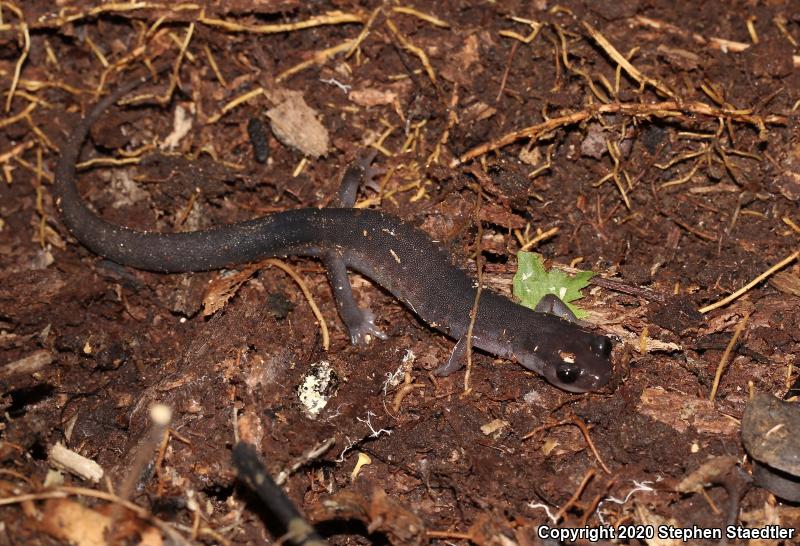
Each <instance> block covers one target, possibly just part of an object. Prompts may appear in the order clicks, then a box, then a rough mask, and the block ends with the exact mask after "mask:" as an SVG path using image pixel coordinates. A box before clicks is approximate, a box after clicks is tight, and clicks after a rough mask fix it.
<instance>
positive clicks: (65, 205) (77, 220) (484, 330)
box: [55, 78, 611, 392]
mask: <svg viewBox="0 0 800 546" xmlns="http://www.w3.org/2000/svg"><path fill="white" fill-rule="evenodd" d="M143 81H144V79H143V78H141V79H139V80H136V81H132V82H129V83H128V84H126V85H124V86H122V87H121V88H120V89H118V90H117V91H115V92H114V93H112V94H111V95H109V96H107V97H105V98H104V99H102V100H101V101H100V102H99V103H98V104H97V105H96V106H94V107H93V108H92V109H91V110H90V112H89V113H88V114H87V115H86V117H85V118H84V119H83V120H82V121H81V122H80V123H78V125H77V126H76V127H75V129H74V131H73V133H72V135H71V136H70V137H69V138H68V140H67V142H66V144H65V145H64V146H63V148H62V150H61V157H60V158H59V161H58V164H57V166H56V172H55V192H56V195H57V203H58V206H59V208H60V211H61V216H62V219H63V222H64V224H65V225H66V226H67V228H68V229H69V230H70V232H72V234H73V235H74V236H75V237H76V238H77V239H78V240H79V241H80V242H81V243H83V244H84V245H85V246H86V247H88V248H89V249H91V250H92V251H93V252H95V253H97V254H99V255H101V256H103V257H105V258H108V259H109V260H112V261H114V262H117V263H119V264H123V265H127V266H131V267H136V268H139V269H146V270H150V271H159V272H165V273H174V272H187V271H203V270H210V269H219V268H223V267H229V266H233V265H236V264H241V263H246V262H252V261H257V260H261V259H263V258H265V257H269V256H287V255H296V256H312V257H317V258H320V259H322V260H323V261H324V263H325V265H326V267H327V268H328V271H329V275H330V277H331V282H332V284H333V287H334V295H335V297H336V300H337V304H338V306H339V311H340V314H341V315H342V318H343V320H344V322H345V324H346V326H347V327H348V330H349V331H350V335H351V338H352V340H353V341H354V342H358V341H361V340H363V339H364V338H365V336H366V335H367V334H372V335H374V336H376V337H385V336H383V334H382V333H381V332H380V331H379V330H378V329H377V328H376V327H375V326H374V324H373V323H372V315H371V313H369V311H367V310H362V309H358V308H357V307H356V306H355V300H354V299H353V295H352V292H351V289H350V285H349V281H348V279H347V273H346V268H350V269H353V270H356V271H358V272H360V273H363V274H364V275H366V276H367V277H370V278H371V279H373V280H374V281H375V282H377V283H378V284H380V285H381V286H383V287H384V288H386V289H387V290H388V291H389V292H390V293H391V294H392V295H394V296H395V297H396V298H397V299H399V300H400V301H402V302H403V303H404V304H406V305H407V306H408V307H409V308H410V309H411V310H412V311H413V312H414V313H415V314H416V315H417V316H419V318H421V319H422V320H423V321H425V322H426V323H427V324H429V325H430V326H432V327H433V328H436V329H437V330H439V331H441V332H443V333H444V334H446V335H448V336H450V337H451V338H453V339H456V340H458V343H457V344H456V348H455V350H454V352H453V356H452V357H451V361H450V362H449V363H448V364H445V365H444V366H442V368H441V369H440V370H439V372H440V373H444V374H446V373H450V372H452V371H454V370H455V369H457V368H458V363H459V362H460V361H461V358H460V356H463V351H464V348H465V346H466V343H465V337H466V336H465V334H466V332H467V328H468V325H469V321H470V311H471V309H472V306H473V303H474V300H475V292H476V281H474V280H473V279H472V278H470V277H469V276H468V275H467V274H466V273H465V272H464V271H462V270H461V269H459V268H458V267H455V266H454V265H452V263H451V258H450V255H449V254H448V252H447V251H445V250H444V249H443V248H442V247H441V246H439V245H438V244H436V243H434V242H433V241H431V239H430V238H429V237H428V236H427V235H426V234H424V233H423V232H422V231H420V230H418V229H416V228H414V227H412V226H410V225H408V224H406V223H404V222H402V221H401V220H400V219H398V218H396V217H394V216H390V215H388V214H384V213H382V212H379V211H375V210H360V209H353V208H323V209H315V208H305V209H298V210H291V211H287V212H281V213H277V214H271V215H268V216H263V217H261V218H255V219H253V220H248V221H245V222H239V223H235V224H227V225H223V226H219V227H214V228H211V229H206V230H202V231H194V232H187V233H157V232H147V231H136V230H133V229H129V228H126V227H122V226H118V225H114V224H111V223H109V222H106V221H105V220H103V219H102V218H100V217H99V216H97V215H96V214H95V213H94V212H92V211H91V210H90V209H89V208H88V206H87V205H86V203H85V202H84V201H83V199H82V198H81V196H80V194H79V193H78V190H77V187H76V185H75V173H76V168H75V164H76V162H77V161H78V158H79V155H80V151H81V148H82V147H83V143H84V141H85V140H86V137H87V134H88V132H89V128H90V127H91V125H92V123H94V122H95V121H96V120H97V119H98V118H99V117H100V115H101V114H102V113H103V112H104V111H105V110H106V108H108V107H109V106H110V105H111V104H113V103H114V102H116V100H118V99H119V98H120V97H121V96H122V95H124V94H125V93H126V92H128V91H130V90H131V89H133V88H135V87H136V86H137V85H139V84H140V83H142V82H143ZM364 170H365V168H364V165H360V166H357V167H350V168H349V169H348V171H347V172H346V174H345V176H344V178H343V188H342V190H340V199H339V202H338V203H339V205H340V206H346V205H350V204H352V202H353V200H354V193H355V192H354V181H355V183H357V181H358V180H359V178H360V176H362V175H363V174H364ZM473 344H474V346H476V347H478V348H479V349H482V350H484V351H487V352H489V353H492V354H495V355H497V356H500V357H503V358H508V359H512V360H515V361H517V362H519V363H520V364H522V365H523V366H524V367H526V368H528V369H529V370H533V371H535V372H538V373H540V374H542V375H543V376H544V377H545V378H547V380H548V381H550V382H551V383H552V384H554V385H556V386H558V387H560V388H562V389H564V390H567V391H572V392H585V391H591V390H596V389H597V388H599V387H601V386H602V385H604V384H605V383H606V382H607V381H608V380H609V378H610V376H611V364H610V353H611V341H610V340H609V339H608V338H607V337H605V336H602V335H597V334H595V333H593V332H591V331H589V330H587V329H585V328H584V327H583V326H580V325H578V324H575V323H573V322H570V321H568V320H564V319H562V318H559V317H557V316H554V315H551V314H546V313H539V312H535V311H533V310H531V309H528V308H526V307H523V306H521V305H518V304H516V303H513V302H512V301H510V300H509V299H507V298H505V297H503V296H501V295H499V294H496V293H495V292H492V291H491V290H484V291H482V293H481V298H480V306H479V309H478V316H477V319H476V321H475V326H474V330H473Z"/></svg>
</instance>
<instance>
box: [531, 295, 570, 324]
mask: <svg viewBox="0 0 800 546" xmlns="http://www.w3.org/2000/svg"><path fill="white" fill-rule="evenodd" d="M533 310H534V311H536V312H537V313H547V314H548V315H555V316H557V317H559V318H562V319H564V320H566V321H568V322H572V323H577V322H578V317H576V316H575V313H573V312H572V309H570V308H569V307H567V304H566V303H564V302H563V301H561V298H559V297H558V296H556V295H555V294H545V295H544V296H542V299H540V300H539V303H537V304H536V307H534V308H533Z"/></svg>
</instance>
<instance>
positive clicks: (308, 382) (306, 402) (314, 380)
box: [297, 360, 336, 419]
mask: <svg viewBox="0 0 800 546" xmlns="http://www.w3.org/2000/svg"><path fill="white" fill-rule="evenodd" d="M335 390H336V373H335V372H334V370H333V368H331V363H330V362H328V361H327V360H322V361H320V362H319V363H317V364H314V365H313V366H311V368H309V370H308V373H307V374H306V375H305V377H304V378H303V380H302V381H301V382H300V385H298V387H297V397H298V398H299V399H300V403H301V404H303V407H304V408H305V410H306V413H307V414H308V416H309V417H311V418H312V419H315V418H316V417H317V415H319V413H320V412H321V411H322V410H323V409H325V406H326V405H328V400H330V399H331V397H332V396H333V394H334V391H335Z"/></svg>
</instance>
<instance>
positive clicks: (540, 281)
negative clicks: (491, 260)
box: [514, 252, 595, 318]
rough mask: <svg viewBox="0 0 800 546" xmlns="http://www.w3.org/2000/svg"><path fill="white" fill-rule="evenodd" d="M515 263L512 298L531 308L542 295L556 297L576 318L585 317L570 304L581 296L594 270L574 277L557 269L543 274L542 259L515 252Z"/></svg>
mask: <svg viewBox="0 0 800 546" xmlns="http://www.w3.org/2000/svg"><path fill="white" fill-rule="evenodd" d="M517 263H518V266H517V273H516V275H514V295H515V296H516V297H517V298H519V300H520V303H522V305H524V306H525V307H530V308H531V309H533V308H534V307H536V304H538V303H539V300H541V299H542V297H543V296H544V295H545V294H555V295H556V296H558V297H559V298H561V301H563V302H564V303H566V304H567V307H569V308H570V309H571V310H572V312H573V313H575V316H576V317H578V318H584V317H585V316H586V315H587V313H586V311H584V310H582V309H580V308H579V307H576V306H575V305H572V304H571V303H570V302H572V301H575V300H577V299H580V298H582V297H583V294H581V289H583V288H586V287H587V286H588V285H589V279H591V278H592V277H593V276H594V275H595V273H594V272H593V271H581V272H580V273H578V274H577V275H575V276H570V275H568V274H567V273H564V272H563V271H560V270H558V269H551V270H550V271H546V270H545V268H544V262H542V258H541V256H539V255H538V254H536V253H534V252H518V253H517Z"/></svg>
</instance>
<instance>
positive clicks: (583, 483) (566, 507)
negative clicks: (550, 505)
mask: <svg viewBox="0 0 800 546" xmlns="http://www.w3.org/2000/svg"><path fill="white" fill-rule="evenodd" d="M594 475H595V470H594V468H590V469H589V471H588V472H586V474H585V475H584V476H583V480H581V484H580V485H579V486H578V489H576V490H575V492H574V493H573V494H572V496H571V497H570V498H569V500H568V501H567V504H565V505H564V506H562V507H561V508H559V509H558V512H556V514H555V516H553V517H554V518H555V520H556V521H558V520H560V519H561V518H562V517H564V514H566V513H567V510H569V509H570V508H571V507H572V505H573V504H575V502H576V501H577V500H578V499H579V498H580V496H581V494H582V493H583V490H584V489H585V488H586V485H587V484H588V483H589V480H591V479H592V478H593V477H594Z"/></svg>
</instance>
